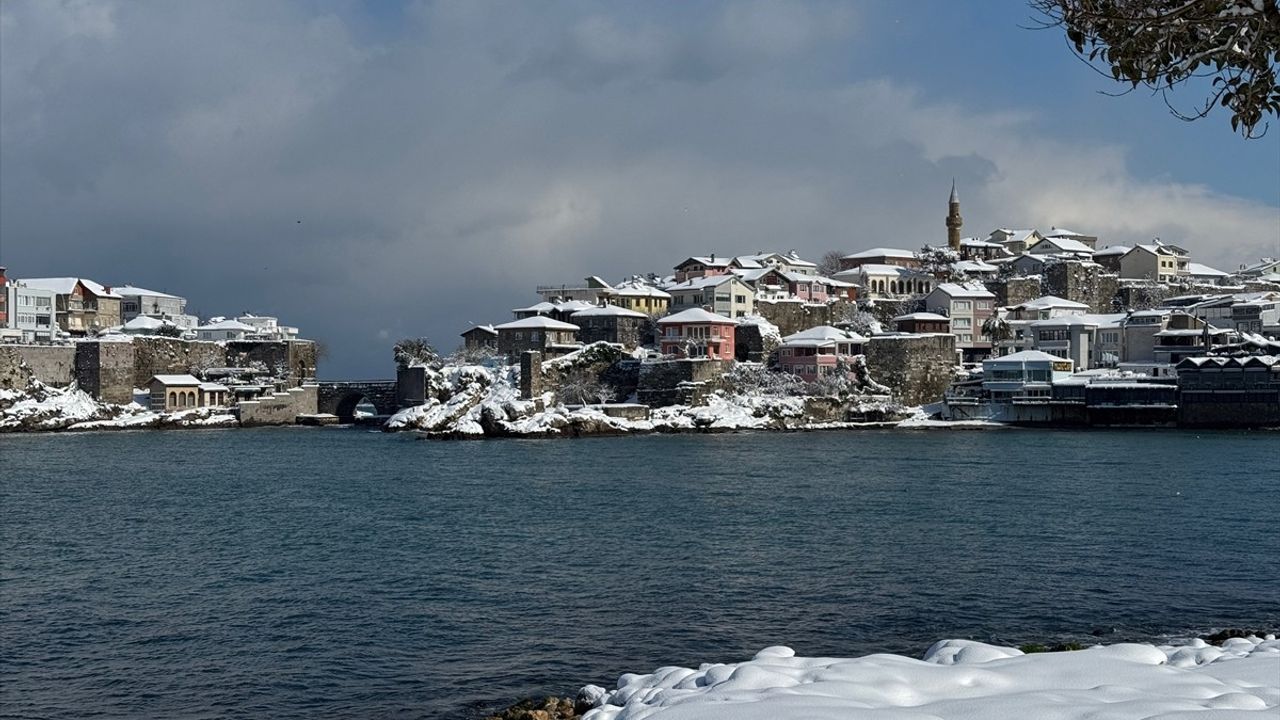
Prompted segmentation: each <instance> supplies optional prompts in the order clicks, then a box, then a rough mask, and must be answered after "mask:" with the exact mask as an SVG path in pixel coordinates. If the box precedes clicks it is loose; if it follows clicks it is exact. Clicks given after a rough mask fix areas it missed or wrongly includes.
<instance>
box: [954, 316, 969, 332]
mask: <svg viewBox="0 0 1280 720" xmlns="http://www.w3.org/2000/svg"><path fill="white" fill-rule="evenodd" d="M951 327H952V328H954V329H956V330H968V329H969V328H971V327H973V320H970V319H969V318H951Z"/></svg>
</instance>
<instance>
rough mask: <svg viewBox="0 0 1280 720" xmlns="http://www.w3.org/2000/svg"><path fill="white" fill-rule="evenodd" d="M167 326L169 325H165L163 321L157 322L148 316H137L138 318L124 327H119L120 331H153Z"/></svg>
mask: <svg viewBox="0 0 1280 720" xmlns="http://www.w3.org/2000/svg"><path fill="white" fill-rule="evenodd" d="M168 324H169V323H166V322H165V321H163V320H157V319H155V318H153V317H151V316H149V315H139V316H138V317H136V318H134V319H132V320H130V321H129V322H127V323H125V324H124V325H121V326H120V329H121V330H155V329H157V328H161V327H164V326H165V325H168Z"/></svg>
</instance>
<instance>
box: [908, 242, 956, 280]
mask: <svg viewBox="0 0 1280 720" xmlns="http://www.w3.org/2000/svg"><path fill="white" fill-rule="evenodd" d="M916 257H918V258H920V267H921V269H922V270H924V271H925V272H927V273H929V274H930V275H932V276H934V277H936V278H938V279H939V280H941V281H944V282H945V281H948V280H950V279H951V277H952V275H954V274H955V270H954V269H953V268H952V267H951V266H952V265H954V264H955V263H957V262H960V253H957V252H956V251H955V250H952V249H951V248H949V247H934V246H932V245H925V246H924V247H922V248H920V252H918V253H916Z"/></svg>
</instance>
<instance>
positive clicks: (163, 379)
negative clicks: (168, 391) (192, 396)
mask: <svg viewBox="0 0 1280 720" xmlns="http://www.w3.org/2000/svg"><path fill="white" fill-rule="evenodd" d="M151 381H152V382H157V381H159V382H160V383H161V384H164V385H199V384H200V381H199V380H197V379H196V377H195V376H194V375H152V376H151Z"/></svg>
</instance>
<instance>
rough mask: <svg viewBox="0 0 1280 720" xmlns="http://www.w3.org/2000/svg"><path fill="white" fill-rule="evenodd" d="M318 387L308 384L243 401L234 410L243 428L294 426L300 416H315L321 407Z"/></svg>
mask: <svg viewBox="0 0 1280 720" xmlns="http://www.w3.org/2000/svg"><path fill="white" fill-rule="evenodd" d="M318 387H319V386H317V385H315V384H313V383H308V384H306V385H303V386H301V387H293V388H289V389H288V390H285V391H284V392H275V393H271V394H270V395H264V396H262V397H261V398H259V399H257V400H242V401H241V402H240V403H239V404H238V405H237V406H236V407H235V409H234V411H235V413H236V415H237V417H239V419H240V425H241V426H242V427H253V426H256V425H292V424H294V422H295V421H296V420H297V418H298V416H299V415H314V414H316V412H317V408H318V405H319V394H318Z"/></svg>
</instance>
